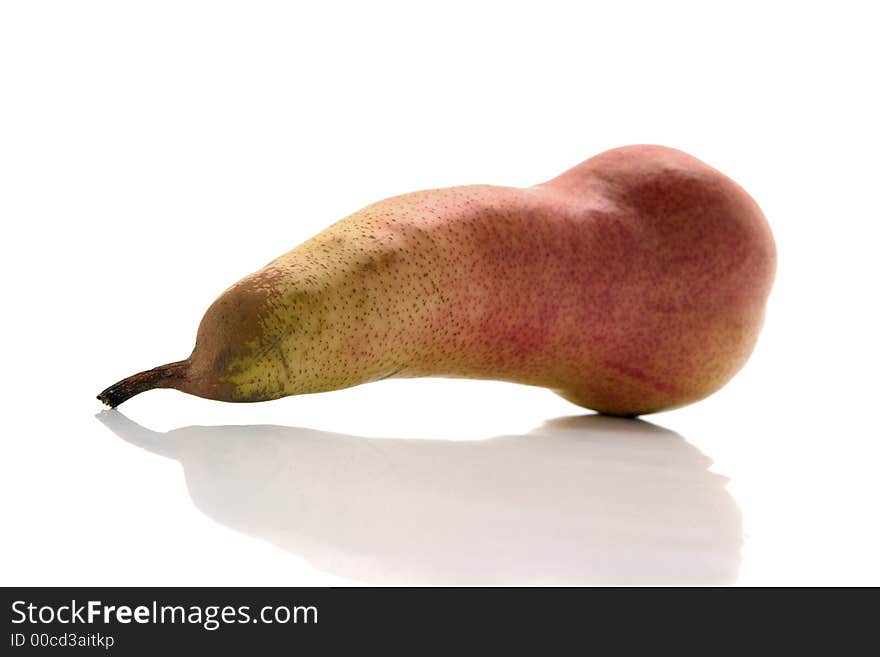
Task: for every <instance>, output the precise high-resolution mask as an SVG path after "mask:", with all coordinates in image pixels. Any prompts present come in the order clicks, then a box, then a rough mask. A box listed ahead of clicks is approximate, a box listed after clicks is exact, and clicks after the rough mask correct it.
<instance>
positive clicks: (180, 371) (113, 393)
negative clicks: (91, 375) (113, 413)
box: [98, 360, 189, 408]
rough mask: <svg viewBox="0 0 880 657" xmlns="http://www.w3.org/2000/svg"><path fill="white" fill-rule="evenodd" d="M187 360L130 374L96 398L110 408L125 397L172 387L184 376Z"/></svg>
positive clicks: (117, 404)
mask: <svg viewBox="0 0 880 657" xmlns="http://www.w3.org/2000/svg"><path fill="white" fill-rule="evenodd" d="M188 365H189V361H186V360H180V361H177V362H176V363H168V364H167V365H159V367H154V368H153V369H151V370H147V371H146V372H138V373H137V374H132V375H131V376H130V377H128V378H126V379H122V381H119V382H118V383H114V384H113V385H112V386H110V387H109V388H107V389H106V390H104V391H103V392H102V393H101V394H99V395H98V399H100V400H101V401H102V402H104V403H105V404H107V406H109V407H110V408H116V407H117V406H119V405H120V404H121V403H122V402H124V401H125V400H127V399H131V398H132V397H134V396H135V395H139V394H141V393H142V392H146V391H147V390H152V389H153V388H174V387H176V385H175V384H177V383H178V382H179V381H181V380H182V379H183V378H184V377H185V376H186V369H187V366H188Z"/></svg>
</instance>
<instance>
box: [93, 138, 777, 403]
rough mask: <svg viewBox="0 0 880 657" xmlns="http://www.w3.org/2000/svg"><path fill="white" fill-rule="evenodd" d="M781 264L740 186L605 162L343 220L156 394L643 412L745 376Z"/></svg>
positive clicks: (403, 199) (220, 306) (278, 263)
mask: <svg viewBox="0 0 880 657" xmlns="http://www.w3.org/2000/svg"><path fill="white" fill-rule="evenodd" d="M775 267H776V254H775V247H774V242H773V237H772V234H771V232H770V229H769V227H768V225H767V222H766V220H765V218H764V216H763V214H762V213H761V210H760V209H759V208H758V206H757V204H756V203H755V202H754V201H753V200H752V199H751V197H749V195H748V194H747V193H746V192H745V191H744V190H743V189H742V188H740V187H739V186H738V185H737V184H736V183H734V182H733V181H732V180H730V179H729V178H727V177H726V176H724V175H723V174H721V173H720V172H718V171H717V170H715V169H713V168H711V167H709V166H708V165H706V164H704V163H702V162H700V161H699V160H697V159H695V158H693V157H691V156H689V155H687V154H685V153H682V152H681V151H677V150H674V149H669V148H664V147H659V146H631V147H625V148H620V149H614V150H612V151H607V152H605V153H602V154H600V155H598V156H596V157H594V158H591V159H589V160H587V161H586V162H584V163H582V164H580V165H578V166H576V167H574V168H573V169H570V170H569V171H567V172H565V173H563V174H562V175H561V176H559V177H557V178H555V179H553V180H550V181H549V182H547V183H543V184H540V185H536V186H535V187H531V188H525V189H521V188H511V187H497V186H488V185H475V186H465V187H455V188H449V189H439V190H428V191H422V192H416V193H413V194H407V195H404V196H398V197H394V198H390V199H386V200H384V201H381V202H379V203H376V204H374V205H371V206H368V207H366V208H364V209H362V210H360V211H359V212H356V213H354V214H353V215H350V216H349V217H346V218H345V219H343V220H341V221H339V222H337V223H336V224H334V225H332V226H331V227H329V228H328V229H326V230H325V231H324V232H322V233H320V234H319V235H317V236H315V237H314V238H312V239H310V240H308V241H307V242H305V243H303V244H302V245H300V246H299V247H297V248H295V249H293V250H292V251H290V252H288V253H286V254H284V255H282V256H281V257H279V258H277V259H276V260H274V261H272V262H271V263H269V264H268V265H267V266H266V267H264V268H263V269H261V270H260V271H257V272H255V273H253V274H251V275H249V276H247V277H245V278H244V279H242V280H241V281H239V282H238V283H236V284H235V285H233V286H232V287H230V288H229V289H228V290H226V292H224V293H223V294H222V295H221V296H220V297H219V298H218V299H217V300H216V301H215V302H214V303H213V304H212V305H211V307H210V308H209V309H208V311H207V312H206V314H205V316H204V318H203V320H202V322H201V325H200V327H199V330H198V334H197V339H196V346H195V349H194V350H193V353H192V355H191V356H190V357H189V358H188V359H187V360H186V361H181V362H180V363H176V364H174V367H175V368H176V369H175V370H174V372H173V373H171V374H168V375H167V376H165V377H164V378H160V379H159V383H157V384H156V385H151V386H148V387H161V386H165V387H174V388H178V389H180V390H183V391H185V392H189V393H192V394H196V395H199V396H202V397H208V398H211V399H220V400H225V401H235V402H246V401H263V400H269V399H276V398H279V397H284V396H287V395H293V394H302V393H313V392H321V391H327V390H334V389H339V388H344V387H348V386H353V385H358V384H361V383H366V382H369V381H375V380H379V379H383V378H388V377H392V376H396V377H421V376H444V377H469V378H486V379H498V380H505V381H512V382H517V383H523V384H528V385H534V386H541V387H546V388H550V389H552V390H555V391H556V392H558V393H559V394H561V395H563V396H564V397H565V398H566V399H569V400H570V401H572V402H574V403H576V404H578V405H581V406H584V407H587V408H591V409H594V410H597V411H600V412H604V413H609V414H615V415H638V414H643V413H649V412H653V411H659V410H664V409H668V408H673V407H676V406H681V405H684V404H687V403H690V402H693V401H696V400H698V399H701V398H703V397H705V396H707V395H709V394H711V393H712V392H714V391H715V390H717V389H719V388H720V387H721V386H723V385H724V383H725V382H727V381H728V380H729V379H730V378H731V377H732V376H733V375H734V374H735V373H736V372H737V371H738V370H739V369H740V368H741V367H742V365H743V364H744V363H745V361H746V360H747V358H748V356H749V354H750V353H751V351H752V349H753V347H754V344H755V341H756V340H757V337H758V333H759V331H760V328H761V325H762V323H763V317H764V308H765V305H766V301H767V297H768V295H769V292H770V288H771V285H772V281H773V277H774V273H775ZM159 369H161V368H157V370H159ZM154 371H155V370H154ZM135 376H138V375H135ZM122 383H124V382H120V384H122ZM120 384H117V385H120ZM105 392H106V391H105ZM134 394H136V392H135V393H134ZM129 396H130V395H129ZM111 401H112V400H111ZM113 405H115V404H113Z"/></svg>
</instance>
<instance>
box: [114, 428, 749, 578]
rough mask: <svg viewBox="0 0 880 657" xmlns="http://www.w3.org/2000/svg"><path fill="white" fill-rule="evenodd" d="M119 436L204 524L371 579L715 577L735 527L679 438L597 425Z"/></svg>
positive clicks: (693, 452)
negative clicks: (170, 470) (466, 434)
mask: <svg viewBox="0 0 880 657" xmlns="http://www.w3.org/2000/svg"><path fill="white" fill-rule="evenodd" d="M98 417H99V418H100V419H101V421H102V422H103V423H104V424H106V425H107V426H108V427H109V428H110V429H111V430H112V431H113V432H114V433H116V434H117V435H119V436H120V437H121V438H123V439H124V440H126V441H128V442H131V443H133V444H136V445H138V446H140V447H143V448H145V449H147V450H149V451H152V452H156V453H159V454H162V455H164V456H167V457H169V458H174V459H176V460H178V461H180V462H181V464H183V467H184V470H185V473H186V480H187V485H188V488H189V492H190V495H191V496H192V499H193V501H194V502H195V504H196V506H197V507H198V508H199V509H200V510H201V511H202V512H203V513H205V514H206V515H208V516H210V517H212V518H214V519H215V520H217V521H218V522H221V523H223V524H225V525H227V526H229V527H232V528H234V529H236V530H238V531H241V532H244V533H247V534H251V535H253V536H257V537H259V538H262V539H265V540H268V541H271V542H272V543H275V544H276V545H278V546H279V547H281V548H284V549H285V550H289V551H291V552H293V553H295V554H297V555H301V556H304V557H306V558H307V559H309V560H310V561H312V562H313V563H315V564H316V565H317V566H318V567H320V568H322V569H324V570H326V571H329V572H333V573H335V574H338V575H343V576H347V577H351V578H354V579H358V580H362V581H368V582H374V583H423V584H445V583H464V584H493V583H499V584H528V583H546V584H567V583H568V584H591V583H592V584H628V583H631V584H665V583H669V584H716V583H725V582H732V581H733V580H735V578H736V575H737V570H738V567H739V549H740V545H741V543H742V528H741V522H740V514H739V510H738V508H737V506H736V504H735V503H734V501H733V499H732V498H731V497H730V495H729V494H728V493H727V491H726V489H725V484H726V480H725V479H724V478H723V477H721V476H719V475H716V474H713V473H710V472H709V471H708V470H707V468H708V467H709V465H710V463H711V462H710V461H709V459H707V458H706V457H705V456H704V455H702V454H701V453H700V452H699V451H698V450H697V449H696V448H694V447H693V446H691V445H690V444H688V443H687V442H685V441H684V439H682V438H681V437H680V436H678V435H677V434H675V433H672V432H670V431H667V430H665V429H661V428H659V427H657V426H654V425H652V424H648V423H646V422H640V421H635V420H621V419H615V418H607V417H600V416H585V417H574V418H564V419H560V420H555V421H552V422H549V423H547V424H545V425H544V426H542V427H539V428H538V429H535V430H534V431H532V432H531V433H530V434H529V435H527V436H505V437H499V438H492V439H489V440H484V441H475V442H452V441H437V440H403V439H369V438H362V437H355V436H346V435H341V434H332V433H325V432H320V431H312V430H310V429H297V428H291V427H279V426H220V427H186V428H183V429H177V430H174V431H170V432H168V433H166V434H160V433H154V432H152V431H149V430H147V429H144V428H143V427H140V426H139V425H137V424H135V423H134V422H132V421H131V420H129V419H128V418H126V417H125V416H123V415H122V414H120V413H118V412H117V411H105V412H104V413H101V414H100V415H99V416H98Z"/></svg>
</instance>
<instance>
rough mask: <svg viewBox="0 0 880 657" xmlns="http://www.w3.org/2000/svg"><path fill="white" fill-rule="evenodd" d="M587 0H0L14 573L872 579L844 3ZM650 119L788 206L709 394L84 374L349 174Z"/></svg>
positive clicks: (326, 579) (554, 161)
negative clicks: (757, 298) (637, 412)
mask: <svg viewBox="0 0 880 657" xmlns="http://www.w3.org/2000/svg"><path fill="white" fill-rule="evenodd" d="M601 4H602V6H601V8H594V9H591V8H589V7H588V6H587V4H586V3H570V4H564V3H553V2H547V3H540V5H535V6H533V7H526V6H522V7H519V6H511V5H510V3H504V4H499V5H497V6H491V7H490V6H489V5H488V4H487V5H486V6H482V5H475V4H474V3H466V4H462V5H460V6H459V5H458V4H456V3H446V4H444V8H443V9H442V11H441V10H439V9H438V10H437V12H436V13H431V14H430V15H428V14H426V13H424V12H425V10H419V9H415V8H406V6H401V7H393V6H391V5H381V4H380V5H376V4H375V3H369V4H368V5H364V6H363V7H359V6H358V5H355V4H352V5H346V6H344V7H343V6H335V5H334V4H333V3H324V4H322V5H321V9H313V10H308V11H309V12H311V13H306V11H305V10H302V9H298V8H295V7H294V6H293V5H292V4H291V3H277V4H275V3H260V4H259V5H258V6H257V5H254V4H253V3H241V4H220V3H194V2H174V3H162V2H156V3H150V4H149V5H148V6H147V5H144V6H141V7H139V8H136V7H134V6H133V5H121V4H119V3H109V2H108V3H55V4H52V3H39V4H37V3H5V4H4V5H3V6H2V7H0V62H2V65H0V89H2V90H3V102H2V103H0V181H2V182H0V186H2V189H0V217H2V218H3V223H4V227H5V229H6V235H7V237H6V240H5V242H4V245H5V249H4V256H3V258H2V261H0V266H2V274H3V280H4V286H3V297H4V311H3V322H2V328H0V330H2V341H3V345H4V353H3V358H2V362H3V370H4V376H3V377H0V386H2V395H3V399H4V400H5V409H4V410H5V418H4V421H3V430H2V435H3V439H2V443H0V444H2V456H0V487H2V489H0V493H2V499H3V504H2V507H0V509H2V517H0V520H2V524H3V528H4V530H3V534H4V540H3V541H2V547H0V555H2V559H0V584H5V585H9V584H31V585H51V584H92V585H134V584H145V585H153V584H157V585H158V584H180V585H188V584H205V585H219V584H241V585H244V584H253V585H274V584H279V585H281V584H290V585H334V584H360V583H369V584H421V583H427V584H447V583H463V584H490V583H491V584H494V583H502V584H593V583H595V584H628V583H636V584H642V583H645V584H665V583H672V584H875V585H876V584H880V566H878V564H877V559H876V555H877V554H878V551H880V527H878V516H880V514H878V512H877V508H878V502H880V483H878V479H877V474H876V471H877V464H878V461H880V442H878V439H880V431H878V428H877V423H876V421H875V419H874V417H873V410H874V408H875V407H876V403H877V402H876V398H877V390H878V385H877V376H876V372H877V371H878V368H880V353H878V347H877V337H876V336H877V335H880V321H878V310H877V308H878V304H877V301H876V297H877V290H876V288H877V281H878V280H880V266H878V262H877V255H876V252H877V248H876V245H877V238H878V235H880V229H878V219H880V212H878V201H877V193H876V189H877V153H878V152H880V137H878V130H877V127H876V118H877V116H880V103H878V99H877V89H876V84H875V83H874V82H873V81H874V78H875V77H876V75H875V71H873V62H876V61H878V60H880V52H878V50H880V48H878V45H877V42H876V39H875V38H874V37H875V35H874V33H873V29H872V25H873V23H872V22H871V21H870V20H868V17H867V15H866V11H867V10H865V9H863V8H862V5H858V4H855V3H854V4H852V5H851V6H850V5H849V4H848V3H842V4H838V5H835V7H836V9H835V13H823V12H821V11H819V10H817V9H815V8H813V7H805V6H799V7H798V8H797V10H796V15H795V14H787V13H785V12H784V11H783V10H781V9H774V8H773V7H770V6H767V5H766V4H765V3H755V4H754V5H752V3H745V4H742V3H741V4H740V5H737V8H736V10H735V11H734V10H733V9H731V10H730V12H729V13H727V14H724V15H720V14H717V13H713V10H712V9H711V7H710V6H704V4H703V3H694V4H675V3H673V4H667V3H663V4H662V5H657V6H656V7H655V6H654V5H653V4H647V3H646V4H644V5H641V6H638V7H635V6H628V5H626V4H625V3H621V4H620V6H618V5H614V8H611V7H606V6H605V5H606V4H607V3H601ZM413 7H416V6H415V5H413ZM714 11H716V12H717V10H714ZM637 142H654V143H665V144H668V145H672V146H676V147H679V148H682V149H684V150H687V151H690V152H692V153H693V154H694V155H696V156H698V157H701V158H702V159H705V160H706V161H708V162H709V163H711V164H713V165H715V166H717V167H718V168H720V169H721V170H723V171H724V172H726V173H728V174H729V175H731V176H732V177H733V178H735V179H736V180H737V181H738V182H740V183H741V184H742V185H743V186H744V187H745V188H746V189H747V190H749V191H750V192H751V193H752V194H753V196H754V197H755V198H756V199H757V200H758V202H759V203H760V204H761V206H762V207H763V209H764V211H765V213H766V214H767V216H768V219H769V220H770V223H771V226H772V228H773V230H774V233H775V235H776V239H777V244H778V249H779V273H778V277H777V283H776V287H775V289H774V293H773V296H772V298H771V304H770V309H769V314H768V318H767V324H766V328H765V331H764V334H763V335H762V338H761V341H760V343H759V345H758V349H757V351H756V353H755V354H754V356H753V358H752V360H751V361H750V362H749V364H748V365H747V366H746V368H745V369H744V370H743V371H742V372H741V373H740V374H739V375H738V376H737V377H736V378H735V379H734V380H733V381H732V382H731V383H730V384H729V385H728V386H727V387H726V388H725V389H724V390H722V391H721V392H719V393H718V394H716V395H714V396H713V397H711V398H709V399H707V400H705V401H703V402H701V403H699V404H696V405H694V406H691V407H688V408H685V409H680V410H676V411H673V412H669V413H663V414H659V415H656V416H651V417H647V418H645V419H644V421H641V422H635V421H623V420H613V419H608V418H601V417H597V416H589V415H586V414H585V413H583V412H582V411H581V410H580V409H578V408H577V407H574V406H572V405H570V404H568V403H567V402H565V401H563V400H562V399H560V398H557V397H555V396H554V395H553V394H552V393H550V392H548V391H544V390H540V389H531V388H526V387H522V386H516V385H511V384H504V383H493V382H476V381H452V380H421V381H383V382H380V383H376V384H372V385H369V386H363V387H360V388H355V389H350V390H343V391H338V392H334V393H327V394H323V395H312V396H303V397H298V398H288V399H284V400H279V401H277V402H272V403H268V404H256V405H243V406H236V405H228V404H221V403H216V402H209V401H205V400H201V399H196V398H192V397H187V396H185V395H182V394H180V393H176V392H173V391H155V392H150V393H147V394H144V395H142V396H140V397H137V398H135V399H133V400H131V401H130V402H128V403H126V404H125V405H123V406H122V407H121V408H120V409H119V410H118V411H113V412H103V413H102V412H101V407H100V404H99V403H98V402H97V401H96V400H95V399H94V396H95V394H96V393H97V392H98V391H100V390H101V389H102V388H103V387H105V386H106V385H108V384H110V383H112V382H114V381H115V380H117V379H119V378H121V377H123V376H125V375H128V374H130V373H132V372H134V371H136V370H140V369H144V368H147V367H151V366H153V365H156V364H159V363H164V362H167V361H170V360H174V359H178V358H182V357H185V356H186V355H187V353H188V352H189V350H190V348H191V346H192V341H193V338H194V334H195V328H196V326H197V323H198V320H199V319H200V318H201V315H202V313H203V312H204V310H205V308H206V307H207V305H208V304H209V303H210V302H211V301H212V300H213V299H214V298H215V297H216V296H217V294H218V293H219V292H221V291H222V290H223V289H224V288H225V287H226V286H227V285H229V284H230V283H232V282H234V281H235V280H237V279H238V278H240V277H241V276H242V275H244V274H246V273H248V272H249V271H252V270H254V269H257V268H259V267H261V266H262V265H263V264H264V263H265V262H266V261H268V260H270V259H271V258H273V257H275V256H277V255H279V254H280V253H281V252H283V251H284V250H286V249H288V248H291V247H293V246H295V245H297V244H298V243H299V242H301V241H303V240H304V239H306V238H308V237H309V236H311V235H312V234H314V233H315V232H317V231H319V230H321V229H322V228H323V227H325V226H326V225H328V224H329V223H331V222H332V221H334V220H335V219H338V218H340V217H342V216H344V215H345V214H347V213H349V212H351V211H353V210H356V209H358V208H359V207H361V206H363V205H365V204H366V203H369V202H371V201H374V200H377V199H379V198H382V197H385V196H390V195H393V194H397V193H402V192H406V191H411V190H415V189H419V188H425V187H436V186H444V185H453V184H460V183H471V182H489V183H498V184H511V185H529V184H533V183H536V182H539V181H541V180H545V179H547V178H549V177H551V176H553V175H555V174H557V173H559V172H561V171H562V170H563V169H564V168H566V167H568V166H571V165H573V164H575V163H577V162H578V161H580V160H582V159H584V158H586V157H588V156H590V155H592V154H595V153H596V152H599V151H601V150H603V149H605V148H609V147H613V146H617V145H621V144H625V143H637Z"/></svg>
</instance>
